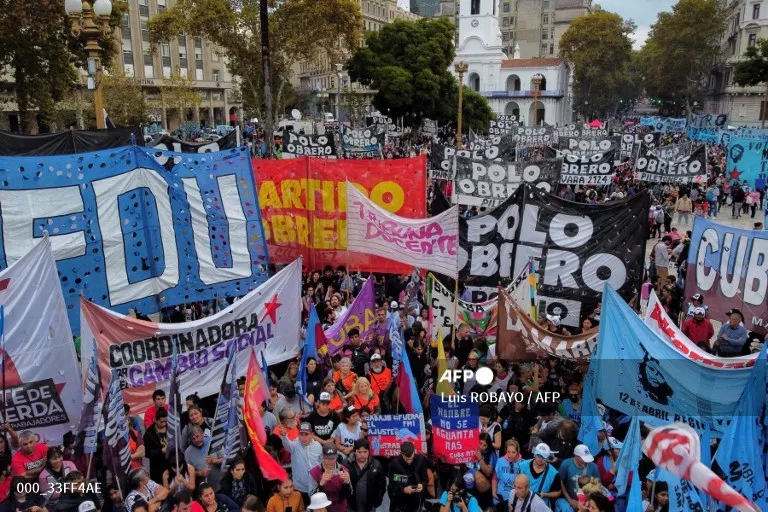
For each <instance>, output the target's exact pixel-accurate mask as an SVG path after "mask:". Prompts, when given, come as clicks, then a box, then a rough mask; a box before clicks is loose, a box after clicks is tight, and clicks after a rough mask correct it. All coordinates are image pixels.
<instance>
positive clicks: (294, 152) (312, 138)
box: [283, 130, 336, 158]
mask: <svg viewBox="0 0 768 512" xmlns="http://www.w3.org/2000/svg"><path fill="white" fill-rule="evenodd" d="M300 156H314V157H316V158H336V147H335V146H334V145H333V135H330V134H328V135H297V134H295V133H293V132H291V131H288V130H285V131H283V158H298V157H300Z"/></svg>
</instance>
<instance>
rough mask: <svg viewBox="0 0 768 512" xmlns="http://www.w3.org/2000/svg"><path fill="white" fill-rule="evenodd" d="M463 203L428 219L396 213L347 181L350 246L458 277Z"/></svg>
mask: <svg viewBox="0 0 768 512" xmlns="http://www.w3.org/2000/svg"><path fill="white" fill-rule="evenodd" d="M458 245H459V207H458V206H453V207H452V208H450V209H448V210H446V211H445V212H443V213H441V214H440V215H437V216H436V217H430V218H428V219H408V218H405V217H400V216H398V215H394V214H392V213H390V212H388V211H386V210H384V209H382V208H380V207H379V206H378V205H376V204H374V203H373V202H372V201H370V200H369V199H368V198H367V197H366V196H365V195H364V194H363V193H362V192H361V191H360V190H359V189H358V188H357V187H355V186H352V184H351V183H347V247H348V248H349V251H350V252H360V253H364V254H373V255H376V256H382V257H384V258H388V259H390V260H394V261H399V262H401V263H405V264H408V265H413V266H414V267H419V268H423V269H427V270H433V271H435V272H440V273H441V274H444V275H446V276H450V277H453V278H454V279H455V278H456V277H457V272H458V271H457V266H458Z"/></svg>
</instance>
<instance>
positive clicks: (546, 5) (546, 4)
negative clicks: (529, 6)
mask: <svg viewBox="0 0 768 512" xmlns="http://www.w3.org/2000/svg"><path fill="white" fill-rule="evenodd" d="M541 8H542V9H544V10H546V9H549V0H544V1H543V2H541Z"/></svg>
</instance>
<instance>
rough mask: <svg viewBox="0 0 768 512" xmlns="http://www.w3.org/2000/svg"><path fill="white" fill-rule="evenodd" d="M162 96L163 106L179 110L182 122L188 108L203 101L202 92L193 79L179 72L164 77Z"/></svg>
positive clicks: (195, 106)
mask: <svg viewBox="0 0 768 512" xmlns="http://www.w3.org/2000/svg"><path fill="white" fill-rule="evenodd" d="M160 97H161V102H162V106H164V107H165V108H171V109H177V110H178V111H179V120H180V121H181V122H184V120H186V118H187V115H186V114H187V110H188V109H190V108H197V107H199V106H200V104H201V103H202V101H203V98H202V97H201V96H200V92H199V91H197V90H195V87H194V84H193V83H192V81H191V80H189V79H188V78H187V77H185V76H183V75H181V74H179V73H178V72H177V73H173V74H171V76H170V77H168V78H165V79H163V83H162V85H161V86H160Z"/></svg>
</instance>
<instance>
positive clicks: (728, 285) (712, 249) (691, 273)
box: [685, 217, 768, 333]
mask: <svg viewBox="0 0 768 512" xmlns="http://www.w3.org/2000/svg"><path fill="white" fill-rule="evenodd" d="M767 266H768V231H764V230H746V229H739V228H735V227H732V226H726V225H725V224H719V223H717V222H714V221H711V220H708V219H705V218H703V217H696V218H695V220H694V223H693V233H692V234H691V245H690V248H689V252H688V272H687V274H686V279H685V291H686V294H687V295H688V296H691V295H693V294H694V293H700V294H701V295H702V296H703V297H704V301H705V304H707V306H709V314H710V316H711V317H712V318H717V319H725V313H726V312H727V311H729V310H730V309H731V308H738V309H739V310H741V312H742V313H744V327H746V328H747V329H748V330H750V331H756V332H760V333H765V332H766V331H768V300H766V299H767V297H766V290H767V289H768V273H766V268H767Z"/></svg>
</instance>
